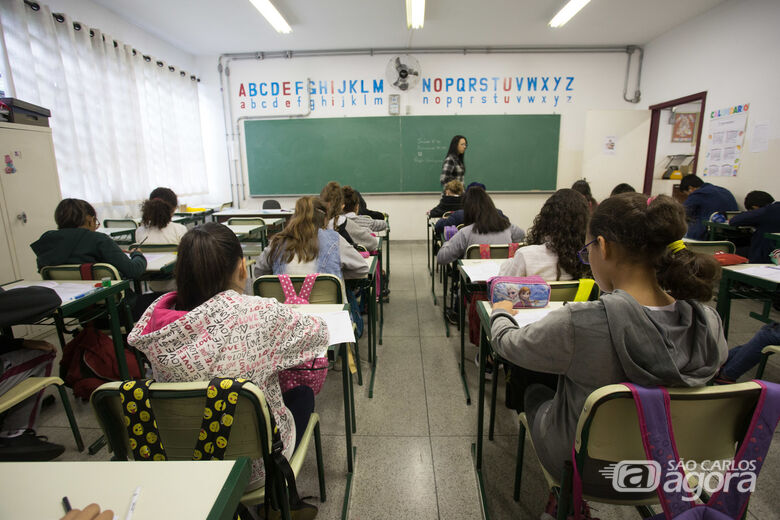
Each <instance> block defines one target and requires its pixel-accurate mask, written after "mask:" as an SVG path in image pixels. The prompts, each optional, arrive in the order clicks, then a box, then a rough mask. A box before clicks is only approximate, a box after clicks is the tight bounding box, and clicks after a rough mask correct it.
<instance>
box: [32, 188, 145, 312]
mask: <svg viewBox="0 0 780 520" xmlns="http://www.w3.org/2000/svg"><path fill="white" fill-rule="evenodd" d="M54 221H55V222H56V223H57V229H56V230H54V231H47V232H45V233H44V234H43V235H41V238H39V239H38V240H37V241H35V242H33V243H32V244H30V247H31V248H32V250H33V251H34V252H35V255H36V256H37V262H38V270H40V269H41V268H42V267H46V266H50V265H61V264H86V263H101V262H104V263H107V264H111V265H113V266H114V267H116V269H117V271H119V274H120V275H121V276H122V278H129V279H136V278H139V277H140V276H141V275H142V274H144V271H146V258H144V255H143V254H141V252H140V251H139V250H137V249H136V250H134V251H132V252H131V253H130V256H129V257H128V256H127V255H126V254H125V253H124V252H123V251H122V249H121V248H120V247H119V246H118V245H117V244H116V242H114V241H113V240H112V239H111V237H110V236H108V235H106V234H105V233H98V232H97V231H96V230H97V228H98V227H100V221H99V220H98V218H97V213H96V212H95V208H93V207H92V204H90V203H89V202H87V201H84V200H81V199H63V200H62V201H61V202H60V203H59V204H58V205H57V209H55V210H54ZM126 298H127V302H128V304H129V305H130V308H131V309H133V319H137V317H138V316H140V315H141V313H142V312H143V311H144V310H145V309H146V306H147V305H148V304H149V303H151V300H149V299H148V298H146V299H144V298H138V297H137V296H136V295H135V293H133V292H132V291H130V290H128V291H127V296H126Z"/></svg>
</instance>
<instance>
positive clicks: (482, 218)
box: [436, 186, 525, 264]
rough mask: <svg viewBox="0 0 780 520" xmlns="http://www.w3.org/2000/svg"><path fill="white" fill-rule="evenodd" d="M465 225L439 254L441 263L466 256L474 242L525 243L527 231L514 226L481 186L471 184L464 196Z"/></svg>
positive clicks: (443, 246) (438, 259)
mask: <svg viewBox="0 0 780 520" xmlns="http://www.w3.org/2000/svg"><path fill="white" fill-rule="evenodd" d="M463 224H464V227H462V228H461V229H460V230H459V231H458V232H457V233H456V234H455V236H453V237H452V238H451V239H449V240H448V241H447V242H445V243H444V244H443V245H442V246H441V249H439V252H438V253H437V254H436V260H437V261H438V262H439V263H440V264H449V263H450V262H454V261H455V260H457V259H458V258H463V255H465V254H466V249H468V247H469V246H470V245H473V244H510V243H513V242H522V240H523V239H524V238H525V231H523V230H522V229H520V228H519V227H517V226H515V225H514V224H512V223H511V222H509V219H508V218H506V217H505V216H504V215H503V214H502V213H501V212H500V211H498V210H497V209H496V206H495V204H493V199H491V198H490V195H488V194H487V192H486V191H485V190H484V189H482V188H480V187H477V186H475V187H472V188H471V189H470V190H468V191H467V192H466V196H465V197H464V199H463Z"/></svg>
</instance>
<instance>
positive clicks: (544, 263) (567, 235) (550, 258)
mask: <svg viewBox="0 0 780 520" xmlns="http://www.w3.org/2000/svg"><path fill="white" fill-rule="evenodd" d="M589 216H590V209H589V208H588V203H587V201H586V200H585V199H584V197H582V195H580V194H579V193H578V192H576V191H574V190H569V189H563V190H558V191H556V192H555V193H553V195H552V196H551V197H550V198H549V199H547V201H546V202H545V203H544V206H542V210H541V211H540V212H539V214H538V215H537V216H536V218H535V219H534V223H533V225H532V226H531V229H529V230H528V236H527V237H526V242H527V243H528V245H527V246H525V247H521V248H519V249H518V250H517V252H515V256H514V258H512V259H511V260H509V261H508V262H504V263H503V264H501V269H500V270H499V272H498V274H499V275H500V276H541V277H542V278H544V279H545V280H574V279H579V278H582V277H583V276H584V275H585V274H586V272H587V267H586V266H585V265H583V264H582V263H581V262H580V261H579V260H578V259H577V251H579V250H580V248H581V247H582V245H583V244H584V243H585V228H586V227H587V225H588V217H589Z"/></svg>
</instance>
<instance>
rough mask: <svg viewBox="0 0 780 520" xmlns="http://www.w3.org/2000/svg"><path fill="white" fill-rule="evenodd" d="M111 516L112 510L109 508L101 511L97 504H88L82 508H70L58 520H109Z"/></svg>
mask: <svg viewBox="0 0 780 520" xmlns="http://www.w3.org/2000/svg"><path fill="white" fill-rule="evenodd" d="M112 518H114V512H113V511H111V510H110V509H106V510H105V511H103V512H102V513H101V512H100V506H99V505H97V504H90V505H88V506H87V507H85V508H84V509H83V510H81V509H71V510H70V511H69V512H67V513H66V514H65V516H63V517H62V518H61V519H60V520H111V519H112Z"/></svg>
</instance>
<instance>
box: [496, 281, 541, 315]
mask: <svg viewBox="0 0 780 520" xmlns="http://www.w3.org/2000/svg"><path fill="white" fill-rule="evenodd" d="M488 294H489V295H490V302H491V303H496V302H500V301H502V300H508V301H510V302H512V307H513V308H515V309H524V308H530V309H536V308H540V307H546V306H547V304H548V303H549V302H550V284H548V283H547V282H546V281H545V279H544V278H542V277H541V276H494V277H492V278H490V280H488Z"/></svg>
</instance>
